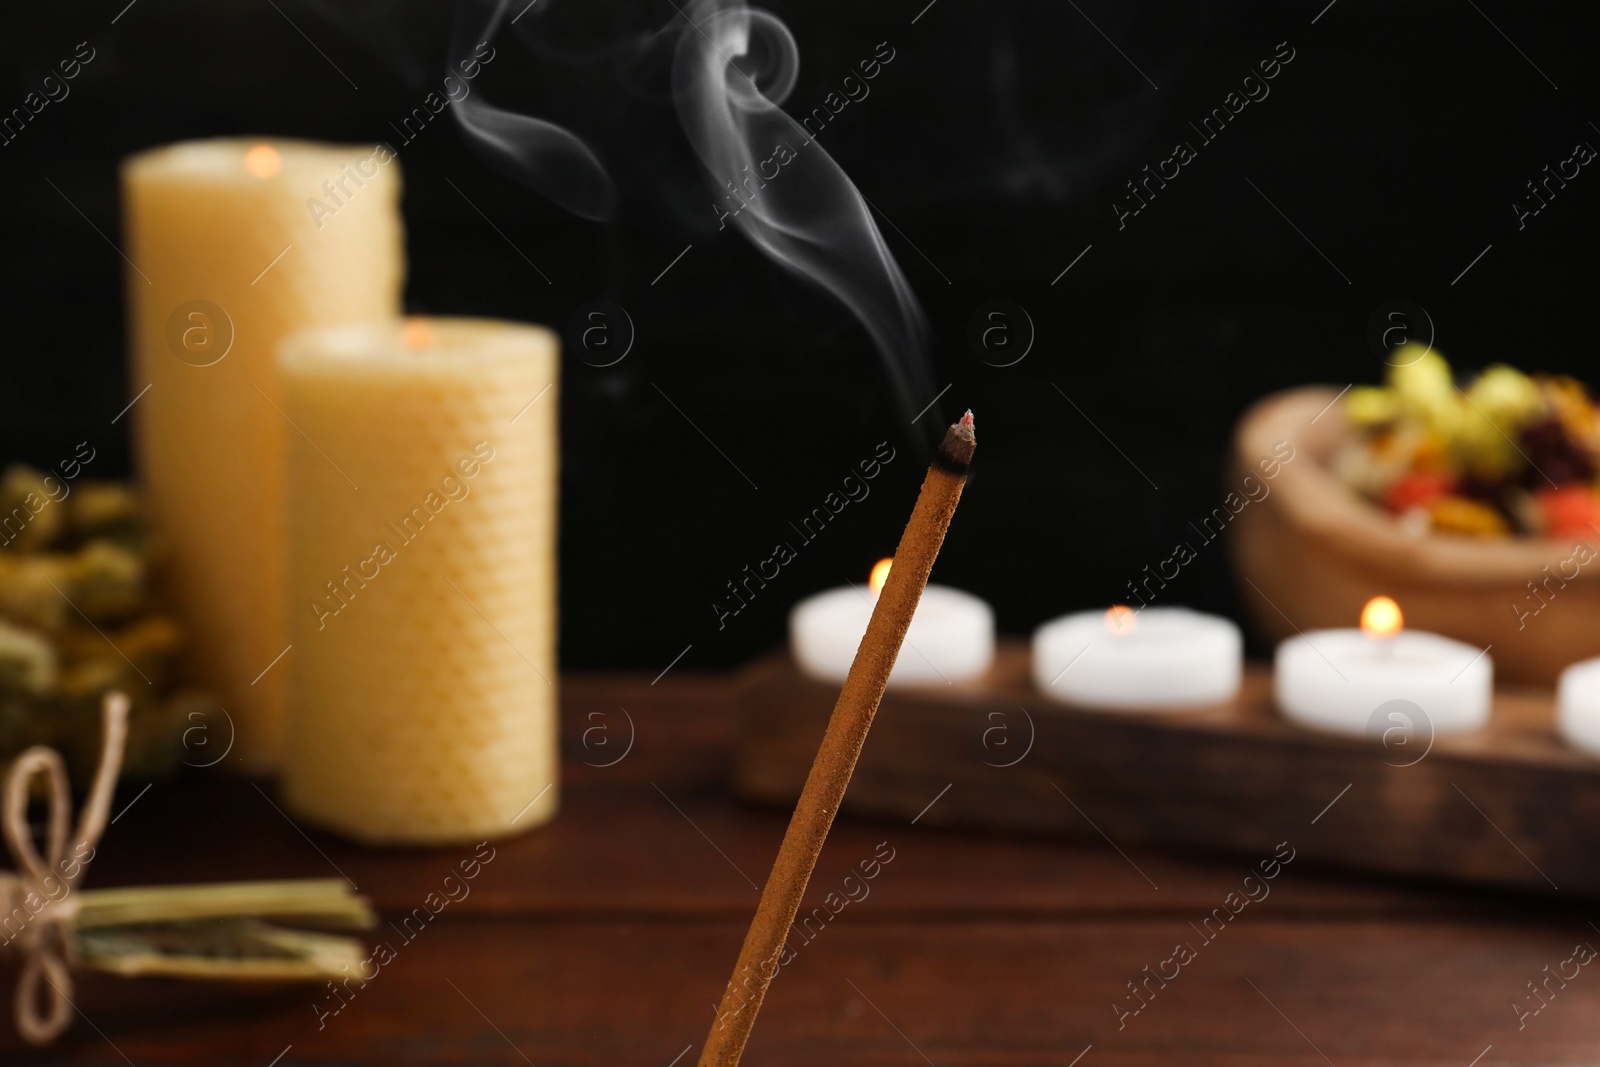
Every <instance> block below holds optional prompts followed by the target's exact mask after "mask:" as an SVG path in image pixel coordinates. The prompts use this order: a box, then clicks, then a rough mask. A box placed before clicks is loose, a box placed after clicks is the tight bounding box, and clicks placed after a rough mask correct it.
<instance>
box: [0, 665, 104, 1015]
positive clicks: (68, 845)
mask: <svg viewBox="0 0 1600 1067" xmlns="http://www.w3.org/2000/svg"><path fill="white" fill-rule="evenodd" d="M101 717H102V723H103V732H104V736H103V738H102V741H101V749H100V766H99V768H98V770H96V772H95V776H94V786H93V787H92V788H91V789H90V790H89V796H88V799H87V800H86V801H85V803H84V808H83V812H82V814H81V815H80V816H79V819H78V826H77V830H76V831H75V832H74V833H73V834H72V840H71V841H70V842H69V841H68V823H69V820H70V819H71V814H72V797H71V794H70V793H69V792H68V789H67V768H66V765H65V764H64V763H63V762H62V760H61V756H60V754H59V753H57V752H56V751H55V750H54V749H52V748H46V747H45V746H43V745H35V746H33V747H32V748H30V749H28V750H27V751H26V752H24V753H22V755H20V756H18V757H17V759H16V761H15V762H14V763H13V764H12V765H11V770H10V772H9V773H8V774H7V775H6V780H5V790H4V794H5V795H4V800H3V803H0V832H3V833H4V836H5V841H6V845H7V847H8V848H9V849H10V850H11V859H12V861H13V863H14V864H15V866H16V870H15V871H14V872H13V871H0V931H3V932H4V933H5V934H6V935H7V936H8V938H9V940H8V941H7V942H6V943H5V944H4V945H0V948H12V949H14V950H16V951H17V952H19V953H20V954H21V955H22V958H23V963H22V975H21V977H20V978H19V979H18V981H17V992H16V1021H17V1033H18V1034H19V1035H21V1037H22V1039H23V1040H24V1041H26V1042H28V1043H29V1044H30V1045H44V1044H48V1043H49V1042H51V1041H53V1040H55V1039H56V1038H57V1037H59V1036H60V1035H61V1032H62V1031H63V1030H65V1029H66V1028H67V1024H68V1022H70V1021H71V1018H72V1014H71V1013H72V1010H73V1005H72V970H71V964H72V962H73V956H74V952H73V945H74V942H73V936H72V927H73V923H74V921H75V920H76V918H77V914H78V902H77V901H76V900H75V899H73V897H72V893H73V890H75V889H76V888H77V886H78V883H79V882H81V881H82V880H83V876H84V875H85V874H86V873H87V872H88V869H89V860H90V858H92V857H93V855H94V846H95V845H96V843H98V842H99V840H100V835H101V834H102V833H104V832H105V828H106V817H107V815H109V814H110V810H111V796H112V792H113V791H114V790H115V788H116V784H117V775H118V774H119V773H120V772H121V770H122V754H123V749H124V747H125V745H126V742H127V737H128V698H127V696H126V695H124V694H122V693H118V692H111V693H107V694H106V696H105V700H104V702H103V704H102V706H101ZM37 774H43V775H44V776H45V779H46V786H47V789H48V793H47V802H46V803H47V806H46V822H45V835H44V843H45V850H44V854H43V855H40V853H39V849H38V845H37V843H36V842H35V840H34V836H33V830H32V828H31V827H30V826H29V825H28V797H29V793H30V787H31V785H32V783H33V778H34V776H35V775H37ZM13 928H16V932H14V933H13ZM41 983H43V984H41Z"/></svg>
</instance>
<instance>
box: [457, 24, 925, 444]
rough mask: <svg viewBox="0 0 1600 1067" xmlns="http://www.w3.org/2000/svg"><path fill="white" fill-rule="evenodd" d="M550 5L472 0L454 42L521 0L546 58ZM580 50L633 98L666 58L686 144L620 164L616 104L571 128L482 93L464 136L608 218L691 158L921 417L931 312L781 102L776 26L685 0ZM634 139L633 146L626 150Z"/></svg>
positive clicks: (468, 104)
mask: <svg viewBox="0 0 1600 1067" xmlns="http://www.w3.org/2000/svg"><path fill="white" fill-rule="evenodd" d="M558 2H559V0H537V7H530V6H525V0H489V2H488V3H481V2H479V0H465V3H464V6H463V8H462V15H461V18H460V20H459V22H458V26H457V32H456V35H455V41H456V43H455V45H453V48H454V49H455V50H457V51H460V50H462V47H463V45H464V46H465V48H466V49H470V48H471V47H472V46H473V45H474V44H475V43H476V42H478V41H485V40H491V39H492V38H493V37H494V35H495V34H496V33H497V32H499V31H500V30H501V29H502V27H504V26H506V25H507V24H508V20H507V15H508V14H510V12H511V10H512V8H513V7H516V8H519V9H520V12H519V13H518V14H515V15H513V16H512V17H511V19H510V20H509V21H510V23H520V24H521V25H515V26H513V27H512V28H513V29H515V31H516V32H518V33H519V34H521V35H522V36H523V37H524V38H525V39H527V40H529V41H530V44H531V46H532V48H533V50H534V51H535V52H536V53H541V54H542V57H543V58H546V59H548V58H549V57H552V56H553V55H555V54H556V49H555V48H553V47H552V46H551V45H550V43H549V42H548V40H546V39H544V37H543V35H544V34H545V33H547V32H550V31H548V30H546V29H545V27H546V26H547V24H548V22H547V20H548V18H549V16H550V8H551V7H552V5H555V4H556V3H558ZM675 6H676V5H675ZM591 10H592V9H591ZM585 58H586V59H587V60H588V61H589V62H590V64H591V65H593V64H601V65H603V67H604V68H605V69H604V70H603V73H605V74H608V75H610V77H611V78H612V84H611V86H609V87H608V89H607V90H603V91H609V92H611V94H612V95H613V96H614V97H615V98H616V99H617V100H622V99H623V98H625V97H627V98H630V99H631V98H637V97H639V96H640V95H641V90H640V89H639V87H638V84H637V79H638V78H639V77H640V76H641V73H643V74H645V75H648V74H649V73H651V72H653V71H654V70H655V69H656V68H658V67H664V68H665V72H666V79H667V87H668V88H670V105H671V109H672V112H675V113H676V116H677V119H678V122H679V124H680V125H681V128H682V135H683V136H682V141H684V142H686V143H687V145H688V148H689V149H690V154H688V155H687V156H686V155H685V154H684V153H682V152H681V151H679V152H677V153H674V152H672V151H670V150H662V151H660V152H659V153H658V155H659V156H660V157H662V158H660V159H653V160H647V161H645V165H644V166H642V167H641V165H640V162H639V160H638V159H637V158H630V159H628V160H625V161H624V160H620V159H618V158H616V156H617V155H618V154H620V148H619V150H618V152H613V153H610V155H609V156H608V152H607V149H606V147H605V142H606V141H607V140H608V139H610V140H612V141H613V142H615V141H616V138H617V128H616V127H617V126H618V122H617V120H616V115H617V113H618V107H617V106H615V101H613V102H611V103H612V104H613V106H606V105H605V104H600V105H597V106H596V107H595V109H594V110H595V111H596V112H599V113H603V114H606V115H607V116H609V119H610V122H609V126H608V125H606V124H602V123H599V122H596V123H594V124H593V128H590V129H586V130H585V131H584V134H585V135H580V133H578V132H574V131H573V130H571V129H568V128H566V127H565V126H563V125H559V124H557V123H556V122H552V121H549V120H547V119H542V118H538V117H535V116H532V115H527V114H522V113H519V112H517V111H513V110H510V109H507V108H504V107H501V106H498V105H496V104H494V103H491V102H490V101H489V100H488V99H487V97H486V94H485V93H484V92H483V90H482V88H481V87H480V88H479V90H478V91H477V92H476V93H474V94H473V95H472V96H471V97H469V98H467V99H466V100H463V101H461V102H460V103H459V104H458V105H457V106H456V107H455V108H454V111H455V114H456V117H457V120H458V121H459V123H460V126H461V128H462V130H463V132H464V134H465V135H466V136H467V138H468V140H469V143H472V144H473V145H474V146H475V148H476V149H477V150H478V151H479V152H481V153H482V154H483V155H484V156H485V158H486V159H488V160H489V161H490V162H491V163H493V164H494V165H495V166H497V167H498V168H499V169H501V170H503V171H505V172H506V173H509V174H511V175H513V176H515V177H517V178H518V179H519V180H521V181H523V182H524V183H526V184H527V185H528V186H529V187H531V188H532V189H534V190H535V191H536V192H538V193H540V194H541V195H543V196H545V197H548V198H549V199H550V200H552V201H553V202H555V203H557V204H559V205H561V206H562V207H563V208H565V209H567V210H569V211H572V212H574V213H576V214H578V215H580V216H583V217H585V218H590V219H597V220H610V219H615V218H617V217H618V215H619V214H620V213H621V211H622V205H624V204H627V203H632V202H637V201H649V200H650V199H651V198H652V195H653V194H652V193H651V192H649V191H640V190H635V189H633V188H631V186H632V185H633V184H635V183H637V182H643V181H645V180H646V179H647V178H648V179H649V180H650V181H651V182H652V183H661V184H670V182H671V179H670V178H665V179H664V178H663V176H662V173H661V170H662V169H663V168H665V167H670V166H672V165H674V164H677V163H678V161H679V160H681V159H684V158H687V159H689V160H690V161H691V162H692V161H698V168H699V171H700V172H699V173H698V174H696V175H695V177H696V178H697V182H696V184H697V185H699V187H700V188H701V189H702V190H704V189H705V188H706V186H707V184H708V183H709V187H710V189H711V190H712V195H711V197H710V202H711V203H725V204H727V205H728V208H729V209H731V210H729V209H718V210H719V214H720V215H721V218H722V221H723V223H724V224H726V223H727V222H730V221H731V223H732V225H733V226H734V227H735V228H737V229H738V230H739V231H740V232H741V233H743V234H744V235H745V237H747V238H748V239H749V240H750V241H751V243H752V244H754V245H755V246H756V247H757V248H758V249H760V251H761V252H762V253H763V254H764V255H766V256H767V257H768V258H769V259H771V260H772V261H773V262H774V263H777V264H779V265H780V266H782V267H784V268H785V269H786V270H789V271H791V272H793V273H795V274H798V275H800V276H801V277H804V278H806V279H809V280H810V281H811V282H813V283H815V284H817V285H820V286H821V287H822V288H823V289H825V290H826V291H827V292H829V293H831V294H833V295H834V296H835V297H836V298H838V299H839V300H840V301H841V302H842V303H843V304H844V305H845V306H846V307H847V308H848V309H849V310H850V311H851V313H852V314H854V316H855V317H856V318H857V319H858V320H859V321H860V322H861V324H862V326H863V327H864V328H865V329H866V331H867V334H868V336H869V337H870V338H871V340H872V342H873V345H874V346H875V347H876V348H877V350H878V352H879V353H880V354H881V356H882V357H883V365H884V368H885V371H886V373H887V375H888V378H889V382H890V385H891V386H892V388H893V391H894V395H895V397H896V400H897V402H898V404H899V406H900V408H901V410H902V411H903V412H904V413H905V415H906V416H907V417H909V416H911V415H912V414H914V413H915V412H916V411H917V410H918V409H919V408H920V407H921V406H922V405H923V404H924V403H925V402H926V400H927V398H928V397H929V396H931V395H932V393H933V389H932V384H931V375H930V372H929V367H928V336H929V332H928V325H927V318H926V316H925V314H924V313H923V311H922V308H921V305H920V304H919V303H918V301H917V298H916V296H915V294H914V293H913V292H912V289H911V285H910V283H909V282H908V281H907V280H906V277H905V275H904V273H903V272H902V271H901V270H900V266H899V264H898V263H897V262H896V261H895V257H894V255H893V253H891V252H890V251H889V248H888V246H887V244H886V243H885V242H884V239H883V234H882V233H881V232H880V231H879V229H878V227H877V224H876V223H875V222H874V221H873V218H872V213H871V211H870V210H869V208H868V205H867V202H866V201H865V200H864V199H863V197H862V196H861V193H860V192H859V191H858V190H857V189H856V187H855V185H854V183H852V182H851V180H850V178H849V177H848V176H847V175H846V174H845V172H844V169H843V168H842V167H840V166H839V164H838V163H837V162H836V161H835V160H834V159H833V157H832V156H830V155H829V154H828V152H827V150H826V149H824V148H823V147H822V146H821V144H819V143H817V141H816V139H815V138H814V137H813V136H812V135H811V134H810V133H809V132H808V131H807V130H806V128H805V127H804V126H802V125H801V124H800V123H798V122H796V121H795V120H794V119H793V118H791V117H790V116H789V115H788V114H787V113H786V112H785V111H784V110H783V109H782V107H781V106H780V105H781V104H782V103H783V102H784V100H786V99H787V98H788V96H789V94H790V93H791V92H792V91H793V89H794V87H795V84H796V81H797V78H798V74H799V59H800V57H799V48H798V46H797V45H796V43H795V40H794V37H793V35H792V34H791V33H790V32H789V30H788V28H787V27H786V26H785V25H784V24H783V22H782V21H781V20H779V19H778V18H777V17H776V16H774V15H772V14H771V13H769V12H766V11H763V10H760V9H756V8H752V7H750V6H749V5H748V4H746V3H745V2H744V0H691V2H690V3H689V5H688V6H687V7H686V8H680V9H679V11H678V12H677V13H676V14H674V15H673V17H672V19H671V20H670V21H668V22H667V23H666V24H665V25H663V26H661V27H659V28H657V29H653V30H635V31H629V32H624V33H619V34H618V35H616V36H615V37H614V38H613V39H612V40H610V41H609V42H608V43H607V45H606V46H605V47H602V48H600V49H598V50H597V51H595V52H593V53H592V54H590V55H588V56H587V57H585ZM568 110H569V111H571V110H572V109H570V108H569V109H568ZM658 114H659V112H658ZM623 125H625V124H623ZM640 143H641V140H640V139H639V138H631V139H628V140H626V142H625V144H626V147H628V148H629V150H630V154H631V155H632V156H635V157H636V156H637V149H638V146H639V144H640ZM701 195H703V193H702V194H701ZM655 199H656V200H659V199H660V197H659V195H655ZM931 424H932V425H935V426H937V425H938V424H939V420H938V419H937V418H935V419H933V420H931Z"/></svg>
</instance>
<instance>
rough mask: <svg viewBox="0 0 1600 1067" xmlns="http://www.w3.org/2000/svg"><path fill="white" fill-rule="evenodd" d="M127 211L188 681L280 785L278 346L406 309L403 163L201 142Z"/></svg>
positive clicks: (144, 416) (151, 179) (144, 447)
mask: <svg viewBox="0 0 1600 1067" xmlns="http://www.w3.org/2000/svg"><path fill="white" fill-rule="evenodd" d="M122 196H123V218H124V230H125V242H124V245H123V249H124V251H125V252H126V254H127V257H128V259H129V260H130V261H131V263H132V266H131V267H130V269H129V270H128V271H127V292H128V313H129V331H130V333H129V340H130V349H131V370H130V379H129V386H130V393H131V394H134V395H137V396H138V400H137V402H136V403H135V404H134V406H133V408H132V411H131V415H130V417H131V418H132V420H133V424H134V446H135V457H136V465H137V472H138V476H139V479H140V482H141V484H142V486H143V489H144V492H145V495H146V499H147V500H148V503H149V506H150V509H151V513H152V519H153V521H154V524H155V530H156V532H157V534H158V536H159V538H160V541H161V544H162V546H163V568H164V574H165V576H166V581H167V583H168V591H169V593H170V595H171V598H172V601H173V606H174V608H175V609H176V611H177V612H178V614H179V616H180V617H181V619H182V620H183V622H184V624H185V628H186V629H187V631H188V642H189V644H188V650H189V657H190V667H191V673H192V674H193V675H194V676H195V680H196V681H197V682H199V683H200V684H202V685H204V686H205V687H207V688H208V689H210V690H211V691H212V692H213V693H214V694H215V695H216V697H217V699H218V701H219V702H220V703H221V705H222V707H224V708H225V709H226V710H227V712H228V714H229V716H230V718H231V719H232V722H233V725H234V730H235V733H236V737H235V740H234V744H233V748H232V751H231V753H230V756H229V759H228V761H227V764H228V765H229V766H234V767H242V768H243V769H244V770H246V771H248V772H251V773H266V772H270V771H272V770H274V769H275V768H276V766H277V764H278V761H279V758H280V755H281V749H282V745H283V722H282V719H283V701H284V691H285V685H286V681H287V679H286V672H285V670H284V669H283V668H284V662H283V661H279V662H276V663H275V662H274V661H275V660H278V658H279V657H280V655H283V659H284V661H286V660H287V659H288V658H289V657H292V656H293V655H294V654H295V653H294V651H289V652H288V653H287V654H286V655H284V650H285V648H287V647H288V645H289V638H288V627H287V624H286V621H285V619H284V604H283V578H284V571H283V566H284V564H283V530H282V521H283V519H282V485H283V460H282V454H283V448H284V444H285V439H286V438H288V437H295V438H298V437H299V434H297V433H296V432H295V430H294V429H293V428H292V427H291V426H290V425H289V423H288V422H287V421H286V419H285V416H284V414H283V412H282V411H281V410H279V409H281V408H282V406H283V396H282V389H281V386H280V384H279V380H278V373H277V369H276V362H275V354H276V349H277V345H278V342H279V341H280V340H281V339H282V338H283V336H284V335H286V334H288V333H290V332H292V331H295V330H299V329H304V328H306V327H311V326H318V325H339V324H344V323H351V322H360V321H367V320H371V319H383V318H393V317H394V316H396V315H397V314H398V313H399V301H400V286H401V282H402V276H403V261H402V256H403V250H402V240H401V226H400V218H399V211H398V202H399V196H400V175H399V164H398V163H397V162H394V161H393V157H392V155H391V153H390V152H389V150H388V149H387V148H384V147H381V146H379V147H373V146H364V147H363V146H336V145H320V144H311V143H306V142H300V141H270V142H264V141H261V140H214V141H195V142H189V143H185V144H177V145H172V146H170V147H166V148H158V149H154V150H152V151H148V152H144V153H141V154H139V155H136V156H133V157H132V158H130V159H128V160H127V161H126V162H125V163H124V164H123V168H122ZM147 387H148V388H147ZM344 489H345V492H346V495H347V496H348V497H351V498H354V497H355V495H356V493H355V490H354V489H353V488H352V487H350V486H349V485H346V486H345V487H344ZM213 740H214V741H216V742H217V743H218V744H219V745H220V744H221V743H222V741H223V739H222V738H213Z"/></svg>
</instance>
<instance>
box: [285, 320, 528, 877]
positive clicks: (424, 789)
mask: <svg viewBox="0 0 1600 1067" xmlns="http://www.w3.org/2000/svg"><path fill="white" fill-rule="evenodd" d="M281 368H282V371H283V380H284V385H285V398H284V400H285V410H286V411H287V412H288V414H289V417H290V418H291V419H293V420H294V423H295V425H296V426H298V427H299V428H300V429H301V430H302V431H304V437H303V438H302V437H300V435H296V439H295V440H292V441H291V442H290V444H289V452H288V507H287V510H288V541H289V582H288V591H289V598H290V603H289V620H290V637H291V639H292V641H293V643H294V650H293V651H292V652H290V653H289V656H288V657H287V659H286V661H285V665H286V666H287V667H288V671H287V672H286V673H287V676H288V678H289V680H290V681H289V684H290V690H289V742H288V753H287V757H286V759H285V763H284V776H283V790H284V798H285V800H286V802H287V804H288V806H289V807H290V809H291V810H292V811H293V812H295V813H296V814H297V815H300V816H303V817H304V818H305V819H307V820H308V821H310V822H314V823H317V824H319V825H322V826H325V827H328V828H329V829H332V830H336V831H338V832H341V833H343V834H346V835H348V836H350V837H353V838H356V839H358V840H361V841H366V842H370V843H374V844H419V845H421V844H441V843H449V842H470V841H477V840H481V839H483V838H485V837H495V836H503V835H506V834H511V833H516V832H519V831H522V830H526V829H528V828H529V827H532V826H535V825H537V824H539V823H541V822H544V821H546V820H548V819H549V818H550V817H551V816H552V815H554V814H555V811H556V799H557V790H556V787H555V779H556V774H557V719H556V687H555V682H556V656H555V645H556V630H555V592H556V588H555V587H556V560H555V533H556V487H557V475H558V469H559V465H558V462H557V437H556V410H557V408H556V395H557V390H556V388H555V382H556V377H557V370H558V349H557V343H556V340H555V338H554V336H553V335H552V334H551V333H550V332H549V331H547V330H543V329H540V328H538V327H533V326H523V325H517V324H513V323H505V322H490V321H486V320H478V319H411V320H408V321H407V322H406V323H404V324H401V323H399V322H395V323H390V324H381V325H378V324H374V325H367V326H359V327H348V328H341V329H333V330H317V331H311V332H308V333H304V334H300V335H298V336H296V337H292V338H290V339H289V340H288V341H287V342H286V343H285V344H284V346H283V349H282V358H281ZM352 483H353V484H354V485H355V486H357V487H359V488H358V489H355V490H352V488H351V486H352Z"/></svg>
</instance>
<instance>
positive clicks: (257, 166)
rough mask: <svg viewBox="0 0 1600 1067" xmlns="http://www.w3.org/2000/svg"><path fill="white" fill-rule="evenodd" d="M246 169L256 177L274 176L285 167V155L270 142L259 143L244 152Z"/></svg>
mask: <svg viewBox="0 0 1600 1067" xmlns="http://www.w3.org/2000/svg"><path fill="white" fill-rule="evenodd" d="M244 169H245V170H247V171H249V172H250V175H251V176H252V177H255V178H272V177H276V176H277V173H278V172H279V171H280V170H282V169H283V156H281V155H279V154H278V150H277V149H276V148H273V147H272V146H271V145H269V144H258V145H256V146H255V147H253V148H251V149H250V151H248V152H246V153H245V154H244Z"/></svg>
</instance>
